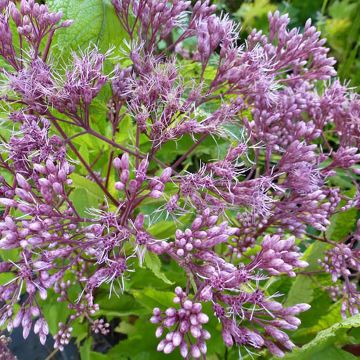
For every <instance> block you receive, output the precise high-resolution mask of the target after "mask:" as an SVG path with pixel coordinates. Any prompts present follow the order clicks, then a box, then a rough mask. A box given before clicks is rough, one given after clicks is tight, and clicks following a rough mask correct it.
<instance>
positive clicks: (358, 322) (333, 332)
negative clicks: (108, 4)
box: [284, 314, 360, 360]
mask: <svg viewBox="0 0 360 360" xmlns="http://www.w3.org/2000/svg"><path fill="white" fill-rule="evenodd" d="M357 327H360V314H359V315H356V316H353V317H350V318H347V319H344V320H342V321H340V322H338V323H336V324H334V325H332V326H331V327H329V328H328V329H325V330H322V331H320V332H319V333H318V334H317V335H316V337H315V338H314V339H313V340H312V341H310V342H309V343H307V344H305V345H304V346H302V347H301V348H300V349H299V348H297V349H294V351H293V352H292V353H289V354H287V355H286V356H285V358H284V359H287V360H290V359H293V360H309V359H314V360H315V359H319V357H317V356H315V354H317V353H321V351H322V350H323V349H326V348H327V347H328V346H330V345H333V344H335V343H338V342H344V341H345V340H344V339H346V332H347V331H348V330H349V329H352V328H357Z"/></svg>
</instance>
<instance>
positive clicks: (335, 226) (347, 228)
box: [326, 208, 357, 241]
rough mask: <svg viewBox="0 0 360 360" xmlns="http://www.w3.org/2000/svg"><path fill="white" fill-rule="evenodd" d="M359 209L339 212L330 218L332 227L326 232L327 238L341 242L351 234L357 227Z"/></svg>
mask: <svg viewBox="0 0 360 360" xmlns="http://www.w3.org/2000/svg"><path fill="white" fill-rule="evenodd" d="M356 218H357V209H355V208H353V209H349V210H347V211H344V212H339V213H337V214H335V215H333V216H332V217H331V218H330V225H329V227H328V228H327V230H326V236H327V238H328V239H330V240H332V241H340V240H342V239H343V238H344V237H346V236H347V235H349V234H351V232H352V231H353V229H354V228H355V226H356V220H357V219H356Z"/></svg>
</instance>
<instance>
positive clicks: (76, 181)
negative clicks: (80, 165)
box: [71, 174, 104, 200]
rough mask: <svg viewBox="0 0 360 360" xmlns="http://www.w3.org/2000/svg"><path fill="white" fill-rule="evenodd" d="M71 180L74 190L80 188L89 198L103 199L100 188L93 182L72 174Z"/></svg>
mask: <svg viewBox="0 0 360 360" xmlns="http://www.w3.org/2000/svg"><path fill="white" fill-rule="evenodd" d="M71 179H72V181H73V185H74V186H75V187H76V188H81V189H84V190H86V191H87V193H88V194H89V195H90V196H92V197H95V198H96V199H97V200H103V199H104V193H103V192H102V190H101V189H100V187H99V186H98V185H97V184H96V183H94V182H93V181H91V180H89V179H87V178H85V177H84V176H81V175H78V174H72V175H71Z"/></svg>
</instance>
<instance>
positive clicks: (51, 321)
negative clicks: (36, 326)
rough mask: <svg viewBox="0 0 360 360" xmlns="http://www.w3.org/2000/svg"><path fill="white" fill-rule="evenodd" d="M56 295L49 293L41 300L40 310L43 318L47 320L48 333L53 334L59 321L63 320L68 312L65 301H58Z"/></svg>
mask: <svg viewBox="0 0 360 360" xmlns="http://www.w3.org/2000/svg"><path fill="white" fill-rule="evenodd" d="M57 297H58V296H57V295H56V294H55V293H54V294H50V295H48V298H47V299H46V301H43V302H41V304H40V306H41V310H42V313H43V314H44V317H45V320H46V321H47V323H48V325H49V329H50V333H51V334H52V335H55V333H56V332H57V331H58V325H59V322H64V320H65V319H66V317H67V316H68V315H69V314H70V310H69V309H68V307H67V305H66V303H65V302H58V301H57V300H56V299H57Z"/></svg>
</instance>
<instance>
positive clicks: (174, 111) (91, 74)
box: [0, 0, 360, 359]
mask: <svg viewBox="0 0 360 360" xmlns="http://www.w3.org/2000/svg"><path fill="white" fill-rule="evenodd" d="M112 3H113V6H114V9H115V12H116V15H117V17H118V19H119V21H120V23H121V24H122V26H123V28H124V29H125V31H126V33H127V36H128V40H129V41H128V43H129V47H130V50H129V52H128V53H126V57H127V61H128V62H127V64H126V65H124V66H123V65H122V64H115V65H113V69H112V70H111V71H110V72H105V70H104V69H105V68H106V66H105V63H106V61H107V60H108V59H109V57H110V53H106V54H101V53H100V52H99V51H98V50H97V49H96V48H92V49H90V50H86V51H83V52H80V53H77V54H76V53H74V54H72V62H71V63H70V64H68V65H67V67H66V69H65V71H63V72H61V71H56V70H55V69H54V66H53V64H52V63H51V60H49V58H51V57H50V56H49V54H50V53H51V45H52V39H53V37H54V33H55V32H56V31H58V30H59V29H61V28H65V27H68V26H70V25H71V21H70V20H66V21H62V20H61V18H62V14H61V13H52V12H50V11H49V9H48V8H47V6H45V5H39V4H37V3H35V2H34V1H33V0H22V1H21V3H20V5H18V4H16V2H13V1H4V0H2V1H1V0H0V55H1V57H2V59H3V61H4V62H1V63H0V64H3V63H4V66H3V67H1V66H0V74H1V79H2V89H3V90H4V91H2V94H1V101H2V102H3V103H4V104H6V106H7V109H8V115H7V118H6V119H5V123H8V124H11V129H12V130H11V132H10V134H9V136H7V135H4V136H2V135H1V141H2V155H0V168H1V174H2V176H1V177H0V206H1V212H0V217H1V221H0V233H1V240H0V248H1V250H14V249H15V250H16V254H17V259H16V261H15V260H9V259H6V258H4V259H3V261H2V262H0V272H1V273H7V274H9V275H11V276H10V280H9V281H7V282H6V283H3V284H2V285H1V286H0V304H1V308H0V324H1V325H3V324H7V329H8V330H9V331H11V330H12V329H13V328H15V327H18V326H20V325H21V326H22V328H23V335H24V338H27V336H28V335H29V333H30V331H31V329H32V328H33V330H34V332H35V333H37V334H38V335H39V337H40V341H41V342H42V343H43V344H44V343H45V341H46V337H47V335H48V334H49V327H48V324H47V321H46V320H45V316H44V314H43V312H42V309H41V300H45V299H46V298H47V296H48V293H49V292H50V293H53V292H55V293H56V294H57V295H58V301H59V302H64V303H66V304H67V307H68V309H70V311H71V315H70V316H69V317H68V318H66V319H64V320H63V322H62V323H60V324H59V327H58V332H57V334H53V335H54V339H55V347H57V348H59V349H60V350H62V349H63V348H64V346H65V345H67V344H68V343H69V341H70V339H71V332H72V324H73V323H74V322H75V321H76V320H77V319H80V318H86V319H87V320H88V321H89V322H90V323H91V330H92V331H93V332H94V333H101V334H107V333H108V331H109V329H108V328H109V324H108V323H107V322H106V321H105V320H104V319H98V318H96V313H97V311H98V310H99V305H98V304H97V303H96V290H97V289H98V288H99V287H100V286H103V287H105V288H107V289H108V290H109V292H110V293H115V294H120V293H121V292H123V291H124V290H125V289H126V279H127V278H129V277H131V273H132V272H133V271H135V267H136V261H135V258H136V257H137V258H138V260H139V263H140V265H142V263H143V262H144V257H145V256H146V254H147V253H151V254H155V255H156V256H162V255H164V256H166V257H167V258H168V259H171V261H174V262H176V263H177V264H178V265H180V267H181V268H182V269H183V274H184V278H186V279H187V286H186V289H185V288H181V287H176V289H175V294H176V295H175V298H174V303H175V307H170V308H168V309H164V310H161V309H159V308H156V309H154V312H153V317H152V318H151V322H152V323H154V324H157V326H158V328H157V330H156V336H157V337H162V336H163V335H164V339H162V340H161V341H160V343H159V346H158V350H159V351H163V352H164V353H170V352H172V351H174V350H175V348H177V347H179V349H180V354H181V356H182V357H183V358H186V359H188V358H189V357H190V356H191V357H192V358H195V359H197V358H200V357H202V356H204V355H205V354H206V352H207V346H206V342H207V341H211V340H210V337H211V335H210V332H209V330H211V329H206V327H207V323H208V321H209V315H213V316H214V317H215V318H217V319H218V321H219V322H220V324H221V327H222V337H223V341H224V343H225V345H226V346H228V347H231V346H239V347H240V348H245V349H249V348H253V349H262V348H267V349H268V350H269V351H270V352H271V353H272V354H274V355H276V356H283V355H284V351H286V350H291V349H293V348H294V346H295V345H294V343H293V342H292V341H291V340H290V338H289V335H288V334H287V331H288V330H296V329H297V328H298V326H299V324H300V320H299V318H298V315H299V314H300V313H301V312H303V311H306V310H307V309H309V307H310V306H309V305H307V304H296V305H293V306H284V305H282V304H281V303H280V302H279V301H277V300H275V298H277V297H278V296H280V294H278V293H276V292H275V293H273V294H271V292H270V293H269V291H270V290H271V288H270V289H267V288H266V287H265V285H264V284H265V282H266V281H267V280H268V279H271V278H273V277H278V276H288V277H295V276H296V273H297V271H299V270H301V269H303V268H305V267H306V266H307V265H308V264H307V262H306V261H304V260H301V257H302V252H301V251H300V248H299V247H298V245H299V242H301V244H302V246H304V247H306V246H308V245H309V244H310V243H313V242H314V241H315V242H316V241H321V242H322V243H324V244H325V245H326V255H325V257H324V259H323V260H322V261H321V266H322V267H323V270H324V271H325V272H328V273H329V274H330V275H331V278H332V280H333V281H334V283H335V285H334V287H332V288H330V293H331V295H332V296H333V297H336V296H338V295H340V296H341V297H342V304H343V305H342V314H343V315H344V316H347V315H354V314H356V313H358V311H359V306H360V297H359V292H358V289H357V286H358V284H357V283H356V278H357V277H358V274H359V271H360V263H359V257H360V256H359V249H358V247H357V243H358V241H359V236H360V235H359V228H358V229H357V230H355V232H354V234H351V235H349V236H347V237H346V238H344V239H342V240H341V241H340V242H337V243H335V242H334V241H332V240H331V239H328V238H327V237H326V230H327V228H328V227H329V224H330V218H331V217H332V216H333V215H334V214H337V213H339V212H342V211H348V210H349V209H351V208H354V207H357V208H359V207H360V200H359V194H358V193H357V194H355V195H354V196H349V194H348V193H346V194H345V193H343V192H342V191H341V189H340V188H339V187H337V186H334V185H333V183H332V182H331V178H332V177H333V176H334V175H335V174H336V171H337V170H338V169H342V171H345V172H347V173H348V174H349V177H350V178H353V179H355V175H356V173H358V172H359V171H358V168H356V166H355V165H356V164H357V163H358V162H359V161H360V155H359V153H358V149H357V146H359V143H360V120H359V114H360V99H359V97H358V96H356V95H355V94H351V93H350V92H349V91H348V90H347V89H346V87H345V86H343V85H341V84H340V83H339V81H337V80H332V77H333V76H335V75H336V71H335V70H334V67H333V66H334V63H335V61H334V59H333V58H331V57H328V56H327V53H328V49H327V48H326V47H324V44H325V40H323V39H321V38H320V33H319V32H317V31H316V29H315V27H313V26H312V25H311V22H310V21H308V22H307V23H306V24H305V27H304V29H303V31H300V30H298V29H291V30H290V29H289V28H288V25H289V21H290V20H289V18H288V16H287V15H282V16H280V14H279V13H278V12H276V13H274V14H270V15H269V29H270V31H269V36H266V35H264V34H263V33H262V32H260V31H255V30H254V31H252V32H251V33H250V35H249V36H248V38H247V39H246V42H245V43H244V44H241V45H239V39H238V27H237V25H236V24H235V23H234V22H233V21H231V20H230V19H229V17H228V16H221V17H219V16H217V15H216V14H215V11H216V6H214V5H210V4H209V1H208V0H206V1H198V2H196V3H195V5H193V6H192V5H191V2H190V1H183V0H174V1H167V0H161V1H158V0H151V1H146V0H139V1H134V0H123V1H121V0H113V1H112ZM175 30H176V31H175ZM15 37H20V39H21V42H20V45H18V44H17V43H16V45H15V40H14V39H15ZM190 38H193V39H195V42H194V43H195V44H196V45H193V47H192V48H190V49H189V47H186V40H187V39H190ZM164 44H165V45H164ZM112 60H113V59H112ZM187 62H189V63H190V62H191V63H195V64H196V66H198V70H199V71H198V78H192V79H189V78H187V77H186V74H184V73H182V72H181V66H182V65H183V64H184V63H187ZM107 67H108V66H107ZM105 88H106V89H107V91H108V93H111V95H109V99H107V100H108V104H107V106H108V108H109V112H108V121H109V128H110V132H107V133H106V134H104V133H101V132H100V131H98V127H97V126H96V124H95V123H94V120H93V119H92V117H91V111H92V105H93V103H94V102H95V101H96V100H97V99H98V98H100V101H103V99H104V95H103V94H102V93H101V92H102V90H104V89H105ZM4 106H5V105H4ZM208 109H211V110H210V111H209V110H208ZM125 117H128V118H129V119H131V122H132V126H133V127H134V128H135V132H136V135H135V139H134V141H133V143H132V144H130V145H127V146H126V145H123V143H122V142H120V141H116V136H115V135H116V133H117V132H118V131H119V128H120V126H121V124H122V121H124V118H125ZM70 128H71V129H73V131H76V132H75V133H73V132H71V134H72V135H69V129H70ZM74 129H75V130H74ZM109 133H111V134H112V136H108V135H109ZM328 134H331V141H330V140H328V136H329V135H328ZM82 135H86V136H90V137H92V138H93V139H96V141H101V142H103V143H104V144H106V145H107V146H109V147H110V148H111V153H110V156H109V161H108V164H107V166H106V172H105V174H104V173H100V174H99V173H98V172H96V171H95V170H94V166H93V165H92V164H90V163H89V162H88V160H87V157H86V156H85V155H86V154H83V153H82V152H81V151H80V150H79V147H78V146H77V145H76V142H74V139H75V138H76V137H77V136H82ZM185 136H187V137H189V138H190V139H192V141H193V145H192V146H191V147H189V148H188V149H186V150H184V153H183V154H182V155H181V156H180V157H178V158H177V159H176V160H174V161H173V162H172V163H164V162H163V161H161V160H160V159H159V158H158V157H157V155H158V153H159V152H160V151H161V149H162V148H163V147H164V146H166V145H168V144H169V143H170V144H171V143H172V144H173V146H174V147H175V146H176V143H177V142H178V141H179V140H181V139H182V138H183V137H185ZM209 138H210V139H211V138H214V139H217V140H219V141H222V144H223V145H222V146H223V147H222V151H221V152H220V151H219V157H218V158H216V159H208V160H207V161H201V162H200V163H199V164H198V166H190V167H188V168H185V167H184V166H183V164H184V162H186V161H187V159H188V158H190V157H191V156H192V155H193V152H194V151H195V149H196V148H197V147H198V146H201V145H202V144H203V143H204V141H206V139H209ZM140 139H148V140H149V141H150V144H151V146H150V147H147V148H144V147H141V141H140ZM214 144H215V143H214ZM214 146H215V145H214ZM224 146H225V147H224ZM224 149H225V151H223V150H224ZM99 156H102V154H100V155H99ZM80 168H81V169H82V171H85V173H86V180H87V181H88V182H91V184H92V185H93V186H95V188H97V189H99V190H100V191H102V193H103V199H104V200H102V201H100V202H99V203H98V207H97V208H92V209H88V211H87V212H85V213H84V212H82V211H80V210H79V208H78V206H77V204H75V203H74V201H73V199H74V198H73V197H72V191H73V189H74V188H75V187H76V184H74V183H73V182H74V176H75V175H76V174H77V173H78V172H79V169H80ZM149 200H151V201H155V203H156V204H159V206H158V209H157V210H156V211H155V212H154V213H147V212H146V210H145V208H143V207H142V204H144V203H146V202H147V201H149ZM168 217H171V218H172V219H173V220H174V223H175V224H176V227H177V230H176V231H175V232H174V233H173V234H172V236H170V237H169V238H167V239H164V238H156V236H154V235H153V234H152V233H151V231H150V227H151V226H150V225H154V224H157V222H158V221H160V220H159V219H164V218H168ZM359 226H360V225H358V227H359ZM69 274H71V276H72V277H71V276H70V275H69ZM79 284H80V285H79ZM72 289H75V290H76V291H75V292H76V296H75V297H74V295H73V294H74V291H73V290H72ZM120 296H121V295H120ZM17 303H19V304H20V307H19V308H18V310H15V309H17V308H16V304H17ZM204 304H205V305H209V304H210V305H211V308H212V309H213V311H212V313H211V314H206V313H204V312H202V311H203V306H204ZM164 332H166V334H165V333H164ZM249 351H250V350H249Z"/></svg>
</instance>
